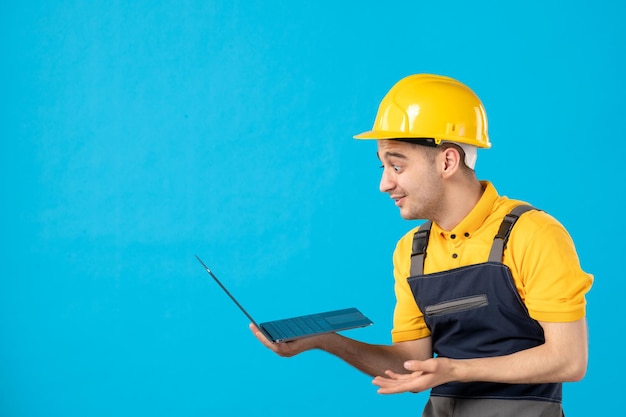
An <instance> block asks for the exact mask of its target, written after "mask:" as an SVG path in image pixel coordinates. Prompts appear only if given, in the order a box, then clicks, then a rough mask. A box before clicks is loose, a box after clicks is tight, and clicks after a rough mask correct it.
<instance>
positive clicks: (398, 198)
mask: <svg viewBox="0 0 626 417" xmlns="http://www.w3.org/2000/svg"><path fill="white" fill-rule="evenodd" d="M404 198H405V196H403V195H402V196H399V195H392V196H391V199H392V200H393V201H395V203H396V206H397V207H400V206H402V203H403V202H404Z"/></svg>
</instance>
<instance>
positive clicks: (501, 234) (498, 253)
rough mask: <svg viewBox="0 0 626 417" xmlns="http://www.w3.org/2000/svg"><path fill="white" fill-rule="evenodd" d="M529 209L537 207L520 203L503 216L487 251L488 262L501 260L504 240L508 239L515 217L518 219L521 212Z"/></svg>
mask: <svg viewBox="0 0 626 417" xmlns="http://www.w3.org/2000/svg"><path fill="white" fill-rule="evenodd" d="M529 210H537V209H536V208H535V207H533V206H529V205H528V204H522V205H520V206H517V207H515V208H514V209H513V210H511V212H510V213H509V214H507V215H506V216H504V220H502V223H500V230H498V233H497V234H496V236H495V237H494V238H493V245H491V252H489V259H488V261H489V262H502V254H503V253H504V248H505V247H506V242H507V241H508V240H509V235H510V234H511V230H513V226H515V222H517V219H519V218H520V216H521V215H522V214H524V213H526V212H527V211H529Z"/></svg>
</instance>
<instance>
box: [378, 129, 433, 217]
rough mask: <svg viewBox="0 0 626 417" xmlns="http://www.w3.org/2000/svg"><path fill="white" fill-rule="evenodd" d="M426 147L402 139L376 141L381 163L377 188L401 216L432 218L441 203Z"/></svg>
mask: <svg viewBox="0 0 626 417" xmlns="http://www.w3.org/2000/svg"><path fill="white" fill-rule="evenodd" d="M429 150H430V149H429V148H426V147H424V146H421V145H414V144H410V143H406V142H399V141H394V140H379V141H378V158H379V159H380V160H381V162H382V163H383V165H382V168H383V175H382V178H381V180H380V191H381V192H383V193H387V194H389V196H390V197H391V198H392V199H393V200H394V201H395V203H396V206H397V207H398V208H400V215H401V216H402V218H404V219H407V220H414V219H434V218H436V216H437V213H438V211H439V208H440V207H441V205H442V203H443V185H442V182H441V177H440V176H439V175H438V173H437V169H436V164H435V161H433V160H432V158H429V157H428V153H427V152H428V151H429Z"/></svg>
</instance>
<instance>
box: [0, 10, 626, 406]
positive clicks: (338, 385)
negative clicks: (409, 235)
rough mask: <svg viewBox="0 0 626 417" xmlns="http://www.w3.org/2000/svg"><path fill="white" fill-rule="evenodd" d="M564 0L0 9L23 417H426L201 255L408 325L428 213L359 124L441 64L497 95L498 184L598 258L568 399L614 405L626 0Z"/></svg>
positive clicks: (12, 318)
mask: <svg viewBox="0 0 626 417" xmlns="http://www.w3.org/2000/svg"><path fill="white" fill-rule="evenodd" d="M548 3H549V2H545V1H535V0H530V1H526V2H521V3H520V2H515V3H509V2H495V1H494V2H484V4H482V5H481V4H480V3H477V2H464V1H447V2H435V1H431V2H423V1H399V2H386V3H383V2H344V3H343V4H342V3H341V2H336V1H333V2H331V1H317V2H278V1H234V2H211V1H194V0H188V1H180V2H174V1H172V2H157V1H135V2H121V1H84V2H81V1H39V2H37V1H22V2H3V3H2V4H0V52H1V57H2V64H1V65H0V71H1V74H2V77H0V100H1V101H0V103H1V105H2V111H1V112H0V186H1V188H0V191H1V193H2V204H1V206H0V207H1V208H0V210H1V211H0V214H1V215H0V245H1V246H0V249H1V250H0V414H1V415H3V416H28V417H30V416H46V417H52V416H64V417H74V416H81V417H82V416H136V415H150V416H170V415H177V416H208V415H233V416H240V415H241V416H243V415H251V414H257V413H259V412H260V414H261V415H269V414H270V412H272V413H274V412H284V411H285V410H288V409H289V408H288V407H289V406H290V405H294V404H297V403H299V402H300V401H301V400H302V399H307V400H309V401H310V400H311V399H313V402H312V403H311V404H310V405H308V406H306V407H305V408H304V410H302V413H301V415H320V414H321V413H323V414H324V415H326V416H342V415H346V413H350V414H348V415H357V413H360V414H361V415H374V414H376V413H383V412H386V413H389V412H391V413H401V412H406V411H411V412H412V413H414V415H419V413H420V412H421V408H422V406H423V404H424V402H425V400H426V397H427V395H426V394H418V395H411V394H406V395H397V396H380V395H378V394H376V392H375V387H374V386H372V385H371V384H370V378H369V377H367V376H364V375H362V374H360V373H359V372H357V371H355V370H353V369H352V368H350V367H348V366H347V365H345V364H343V363H341V362H340V361H339V360H337V359H336V358H333V357H331V356H329V355H326V354H323V353H320V352H309V353H306V354H303V355H301V356H299V357H296V358H291V359H283V358H278V357H276V356H274V355H273V354H271V352H269V351H268V350H266V349H264V348H263V347H262V346H261V345H260V344H259V343H258V342H257V341H256V340H255V339H254V338H253V337H252V336H251V335H250V333H249V331H248V329H247V320H246V318H245V317H244V316H243V315H242V314H241V313H240V312H238V311H237V310H236V309H235V308H234V306H233V305H232V303H231V302H230V301H229V300H228V299H227V298H226V297H225V296H224V294H222V293H221V292H220V290H219V288H218V287H217V286H216V285H215V283H213V282H211V281H210V280H209V277H208V275H207V274H206V273H205V272H204V271H203V270H202V268H201V267H200V266H199V264H198V263H197V261H196V260H195V258H194V254H196V253H197V254H199V255H201V256H202V257H203V258H205V261H206V262H207V263H208V264H209V265H210V266H211V267H212V269H213V270H214V272H215V273H216V274H217V275H218V276H220V277H221V278H222V279H223V280H224V281H225V282H226V283H227V284H228V285H229V286H230V287H231V290H232V292H233V293H235V295H236V296H237V297H238V298H240V301H241V302H242V303H243V304H244V305H245V306H246V307H247V308H248V309H249V310H250V312H251V313H252V314H253V315H255V316H257V317H258V318H259V319H260V320H266V319H273V318H279V317H283V316H289V315H295V314H303V313H308V312H312V311H316V310H321V309H332V308H341V307H346V306H353V305H354V306H358V307H359V308H360V309H361V310H363V311H364V312H365V313H366V314H367V315H368V316H370V317H371V318H372V319H373V320H374V321H375V323H376V325H375V326H373V327H370V328H367V329H361V330H355V331H352V332H351V333H350V335H351V336H353V337H356V338H358V339H360V340H364V341H368V342H373V343H388V342H389V331H390V328H391V314H392V309H393V304H394V297H393V289H392V286H393V278H392V275H391V252H392V250H393V247H394V245H395V241H396V239H397V238H398V237H400V236H401V235H402V234H403V233H404V232H405V231H406V230H408V229H409V228H410V227H412V226H413V225H414V224H413V223H410V222H406V221H403V220H402V219H401V218H400V217H399V215H398V212H397V209H396V208H395V207H394V206H393V204H392V203H391V202H390V201H389V199H388V197H387V196H385V195H382V194H380V193H379V192H378V180H379V175H380V170H379V169H378V165H379V164H378V161H377V159H376V156H375V144H374V143H370V142H367V143H364V142H358V141H355V140H353V139H352V138H351V137H352V135H353V134H355V133H358V132H360V131H363V130H367V129H369V128H370V126H371V124H372V121H373V119H374V115H375V112H376V108H377V106H378V103H379V101H380V99H381V98H382V96H383V95H384V94H385V92H386V91H387V90H388V89H389V88H390V87H391V85H392V84H393V83H395V82H396V81H397V80H398V79H400V78H402V77H404V76H406V75H409V74H412V73H417V72H432V73H440V74H444V75H449V76H453V77H455V78H458V79H459V80H461V81H463V82H465V83H467V84H468V85H470V86H471V87H472V88H473V89H474V90H475V91H476V92H477V93H478V94H479V95H480V96H481V98H482V99H483V101H484V103H485V106H486V108H487V111H488V114H489V117H490V133H491V139H492V142H493V144H494V145H493V148H492V149H490V150H489V151H481V152H480V153H479V158H478V165H477V172H478V174H479V177H481V178H483V179H490V180H492V181H493V183H494V184H495V186H496V187H497V189H498V191H500V193H501V194H505V195H508V196H510V197H513V198H519V199H523V200H527V201H530V202H531V203H533V204H535V205H536V206H538V207H541V208H544V209H545V210H546V211H548V212H550V213H552V214H553V215H554V216H556V217H557V218H558V219H559V220H561V222H562V223H563V224H564V225H565V226H566V227H567V228H568V230H569V231H570V233H571V234H572V236H573V238H574V240H575V241H576V243H577V247H578V251H579V255H580V258H581V263H582V265H583V267H584V268H585V269H586V270H587V271H589V272H591V273H593V274H594V275H595V278H596V281H595V285H594V288H593V289H592V291H591V292H590V294H589V296H588V301H589V309H588V318H589V323H590V346H591V358H590V365H589V372H588V374H587V376H586V378H585V379H584V380H583V381H582V382H580V383H577V384H566V386H565V396H566V399H565V407H566V413H567V415H568V416H586V415H590V414H593V415H600V414H603V413H602V411H606V413H607V414H608V412H609V410H610V409H611V408H612V405H611V404H610V402H607V401H606V399H607V397H608V398H609V399H610V398H612V397H616V396H617V397H618V398H619V396H621V390H620V389H619V388H620V387H621V379H622V378H621V375H622V374H623V372H624V370H625V367H624V365H623V364H622V362H621V360H620V356H619V355H620V353H619V350H618V351H617V352H615V350H614V347H615V346H616V340H615V338H616V337H618V336H619V333H616V330H618V331H621V329H623V323H622V321H623V317H624V313H623V310H622V309H621V305H622V304H623V302H622V301H621V295H622V294H623V293H624V290H625V289H626V288H625V285H624V280H623V276H624V273H623V272H622V270H621V267H618V265H619V264H621V262H620V260H621V258H622V257H623V255H622V254H621V251H619V250H620V249H621V245H620V239H621V232H620V229H621V228H622V227H623V226H622V221H621V215H622V213H621V212H620V210H619V206H617V207H615V203H614V201H615V199H617V198H621V197H623V195H624V179H625V178H624V173H623V169H622V166H621V164H622V163H623V162H622V160H623V150H622V144H623V142H624V129H623V125H624V110H625V109H624V107H625V106H624V99H623V97H624V93H626V85H625V81H624V80H625V78H624V76H623V74H624V72H625V70H626V65H625V64H624V61H623V59H624V57H625V56H626V54H625V52H626V51H625V49H626V46H625V45H626V42H625V41H626V36H625V35H626V33H625V29H624V25H623V17H624V7H623V6H622V5H621V2H618V1H606V0H599V1H594V2H582V1H572V2H569V3H568V4H567V7H563V8H562V7H561V6H556V5H551V4H548ZM554 3H556V2H554ZM620 266H621V265H620ZM276 296H279V297H280V298H281V300H282V301H281V302H275V301H271V299H275V298H276ZM607 349H609V352H610V354H607V353H606V351H607ZM615 354H617V356H615ZM600 395H602V399H603V400H602V401H601V402H600V403H599V404H598V402H597V401H596V399H597V398H598V397H600ZM603 409H604V410H603Z"/></svg>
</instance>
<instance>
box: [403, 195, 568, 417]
mask: <svg viewBox="0 0 626 417" xmlns="http://www.w3.org/2000/svg"><path fill="white" fill-rule="evenodd" d="M531 209H533V207H531V206H527V205H523V206H518V207H516V208H515V209H513V211H511V213H509V214H508V215H506V216H505V218H504V220H503V222H502V224H501V225H500V230H499V231H498V234H497V235H496V236H495V238H494V242H493V245H492V248H491V252H490V254H489V257H488V260H487V262H485V263H481V264H476V265H469V266H464V267H461V268H456V269H452V270H449V271H443V272H438V273H434V274H428V275H424V272H423V271H424V258H425V256H426V247H427V245H428V237H429V233H430V226H431V223H430V222H426V223H424V224H423V225H422V226H421V227H420V228H419V230H418V231H417V232H416V233H415V236H414V238H413V253H412V255H411V276H410V277H409V278H408V283H409V286H410V287H411V291H412V292H413V296H414V297H415V301H416V303H417V305H418V306H419V308H420V310H421V311H422V312H423V314H424V320H425V321H426V325H427V326H428V328H429V330H430V332H431V337H432V343H433V353H434V354H435V355H437V356H441V357H447V358H453V359H469V358H482V357H492V356H502V355H507V354H511V353H514V352H518V351H520V350H524V349H529V348H532V347H535V346H539V345H541V344H543V343H544V342H545V339H544V334H543V329H542V327H541V326H540V325H539V323H538V322H537V321H535V320H534V319H532V318H531V317H530V316H529V314H528V311H527V309H526V306H525V305H524V303H523V302H522V300H521V298H520V296H519V294H518V292H517V289H516V287H515V283H514V281H513V277H512V276H511V271H510V270H509V268H508V267H507V266H506V265H504V264H503V263H502V253H503V251H504V247H505V246H506V242H507V240H508V237H509V234H510V232H511V230H512V229H513V226H514V225H515V222H516V221H517V219H518V218H519V216H521V215H522V214H523V213H524V212H526V211H528V210H531ZM562 415H563V411H562V408H561V384H560V383H553V384H502V383H491V382H470V383H461V382H450V383H447V384H443V385H440V386H437V387H434V388H433V389H432V390H431V394H430V398H429V401H428V404H427V405H426V408H425V409H424V414H423V416H424V417H441V416H449V417H452V416H454V417H466V416H472V417H473V416H476V417H491V416H493V417H496V416H498V417H500V416H511V417H530V416H546V417H548V416H550V417H552V416H554V417H561V416H562Z"/></svg>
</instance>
